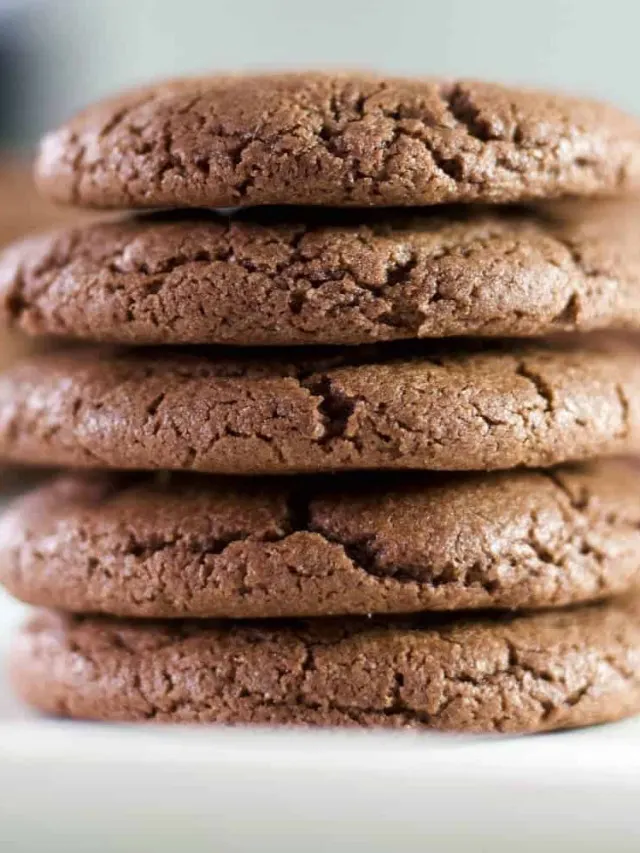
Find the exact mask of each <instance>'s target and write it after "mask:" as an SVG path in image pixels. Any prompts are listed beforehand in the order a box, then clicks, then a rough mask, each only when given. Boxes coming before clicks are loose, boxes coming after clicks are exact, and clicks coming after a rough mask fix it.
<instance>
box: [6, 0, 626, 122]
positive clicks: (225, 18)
mask: <svg viewBox="0 0 640 853" xmlns="http://www.w3.org/2000/svg"><path fill="white" fill-rule="evenodd" d="M1 2H2V0H0V3H1ZM26 17H27V18H28V29H29V33H30V38H31V48H30V49H31V51H32V52H33V55H34V61H33V68H34V69H35V74H34V76H35V90H36V91H35V103H34V109H33V110H32V111H30V122H31V125H43V126H46V125H47V124H51V123H54V122H55V121H57V120H58V119H60V118H61V117H63V116H65V115H66V114H67V113H69V112H70V111H72V110H74V109H75V108H77V107H78V106H80V105H83V104H85V103H87V102H89V101H91V100H92V99H94V98H96V97H97V96H100V95H102V94H104V93H107V92H109V91H111V90H114V89H118V88H120V87H123V86H128V85H131V84H134V83H137V82H139V81H143V80H148V79H149V78H153V77H157V76H165V75H175V74H181V73H185V72H196V71H202V70H209V69H239V68H245V67H251V68H253V67H258V68H264V67H267V68H273V67H287V66H289V67H291V66H293V67H301V66H307V65H314V66H318V65H332V66H338V67H340V66H341V67H349V66H365V67H376V68H380V69H383V70H390V71H396V72H408V73H419V74H437V73H440V74H445V75H465V76H478V77H487V78H493V79H498V80H510V81H521V82H525V83H529V84H541V85H552V86H557V87H562V88H566V89H569V90H573V91H577V92H588V93H591V94H593V95H596V96H600V97H604V98H609V99H611V100H613V101H615V102H617V103H619V104H620V105H622V106H625V107H627V108H628V109H630V110H633V111H636V112H638V113H640V87H639V86H638V76H639V75H638V71H639V70H640V58H639V54H638V38H639V34H640V3H638V2H634V0H608V1H607V2H603V1H602V0H598V2H592V0H537V2H519V0H483V2H476V1H475V0H439V2H430V1H429V0H425V2H421V1H420V0H389V2H375V0H373V2H372V1H371V0H370V2H367V0H312V2H305V0H272V2H265V0H235V2H233V1H232V0H224V1H223V0H208V2H207V0H49V2H48V3H47V2H42V3H40V4H35V7H34V9H33V11H31V12H30V13H28V14H27V15H26ZM41 129H42V128H41V127H38V128H37V130H38V131H39V130H41ZM34 130H35V129H34Z"/></svg>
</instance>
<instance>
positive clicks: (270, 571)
mask: <svg viewBox="0 0 640 853" xmlns="http://www.w3.org/2000/svg"><path fill="white" fill-rule="evenodd" d="M0 580H2V582H3V583H4V585H5V586H6V587H7V589H8V590H9V592H10V593H11V594H12V595H14V596H16V597H17V598H20V599H22V600H23V601H26V602H28V603H30V604H36V605H38V606H44V607H52V608H54V609H58V610H67V611H74V612H77V613H98V612H100V613H107V614H111V615H117V616H136V617H140V616H143V617H155V618H167V617H169V618H174V617H192V616H197V617H217V618H241V619H242V618H262V617H283V616H330V615H340V614H359V613H362V614H366V613H403V612H405V613H408V612H413V611H421V610H456V609H465V608H505V607H507V608H535V607H547V606H560V605H565V604H571V603H576V602H582V601H588V600H594V599H599V598H604V597H606V596H610V595H612V594H615V593H621V592H626V591H628V590H629V589H631V588H633V587H636V586H639V585H640V490H639V489H638V468H637V467H635V468H634V467H632V466H631V465H630V464H628V463H624V462H608V463H599V464H597V465H591V466H584V467H582V468H580V467H575V468H571V467H568V468H566V469H556V470H555V471H550V472H537V471H527V472H524V471H520V472H506V473H504V472H503V473H494V474H483V475H466V476H460V475H458V476H456V475H452V474H450V475H445V476H442V475H440V476H439V475H426V476H413V477H411V476H408V475H403V476H402V478H401V479H399V478H397V477H395V478H394V477H386V478H384V477H382V476H381V475H379V474H376V475H375V479H373V478H372V477H366V476H361V477H359V478H357V479H355V480H354V479H353V478H348V479H346V480H345V479H344V478H342V479H341V478H338V479H337V480H336V481H334V482H330V481H325V480H322V479H319V480H318V479H313V478H312V479H306V480H305V481H303V482H302V483H300V482H298V481H295V482H294V481H291V480H288V481H285V482H281V481H280V482H277V481H275V482H274V481H273V480H271V481H267V482H256V481H254V480H252V481H251V482H250V483H249V482H248V481H246V480H242V481H240V482H238V481H229V480H216V479H214V478H207V477H202V476H197V475H173V476H171V475H157V476H155V477H154V476H142V477H136V476H132V475H128V476H127V475H121V476H118V475H113V474H112V475H107V474H104V475H80V474H78V475H73V476H68V477H63V478H60V479H59V480H56V481H54V482H53V483H51V484H49V485H46V486H44V487H41V488H40V489H39V490H38V491H36V492H34V493H33V494H31V495H28V496H27V497H25V498H22V499H20V500H18V501H17V502H16V504H15V505H14V506H13V507H12V508H10V509H9V510H6V511H5V512H4V514H3V517H2V521H1V522H0Z"/></svg>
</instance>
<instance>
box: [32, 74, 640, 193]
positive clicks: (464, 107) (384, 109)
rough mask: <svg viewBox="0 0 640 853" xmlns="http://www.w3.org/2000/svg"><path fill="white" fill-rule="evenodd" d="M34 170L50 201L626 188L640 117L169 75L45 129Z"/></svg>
mask: <svg viewBox="0 0 640 853" xmlns="http://www.w3.org/2000/svg"><path fill="white" fill-rule="evenodd" d="M37 180H38V184H39V186H40V189H41V190H42V191H43V192H44V193H45V194H46V195H47V196H48V197H49V198H51V199H53V200H55V201H58V202H64V203H67V204H76V205H88V206H95V207H104V208H113V207H126V208H131V207H134V208H135V207H147V208H149V207H151V208H153V207H156V208H157V207H236V206H246V205H256V204H258V205H263V204H312V205H315V204H318V205H335V206H344V205H350V206H370V205H375V206H389V205H410V206H416V205H431V204H440V203H442V202H457V201H461V202H469V201H489V202H502V201H518V200H523V199H534V198H550V197H556V196H559V195H564V194H575V195H593V194H599V193H619V192H621V191H625V190H628V189H632V188H634V187H637V186H638V184H639V183H640V124H638V122H637V121H636V120H635V119H633V118H631V117H629V116H627V115H625V114H624V113H622V112H620V111H619V110H617V109H615V108H614V107H611V106H608V105H605V104H600V103H597V102H594V101H590V100H586V99H578V98H572V97H567V96H564V95H559V94H551V93H547V92H539V91H529V90H524V89H517V88H509V87H506V86H502V85H495V84H490V83H481V82H475V81H466V80H463V81H457V82H455V81H444V80H419V79H418V80H411V79H402V78H385V77H380V76H375V75H369V74H333V73H307V74H291V73H288V74H274V75H261V76H237V77H209V78H199V79H190V80H189V79H187V80H174V81H169V82H166V83H161V84H157V85H154V86H151V87H148V88H145V89H141V90H137V91H133V92H128V93H126V94H124V95H121V96H118V97H116V98H114V99H112V100H109V101H105V102H103V103H100V104H97V105H96V106H93V107H90V108H89V109H87V110H85V111H84V112H83V113H81V114H80V115H78V116H76V118H74V119H72V120H71V121H70V122H69V123H68V124H66V125H64V126H63V127H61V128H60V129H59V130H57V131H55V132H53V133H51V134H49V135H48V136H47V137H46V138H45V139H44V141H43V145H42V148H41V153H40V157H39V161H38V165H37Z"/></svg>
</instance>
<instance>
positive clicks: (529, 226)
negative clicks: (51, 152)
mask: <svg viewBox="0 0 640 853" xmlns="http://www.w3.org/2000/svg"><path fill="white" fill-rule="evenodd" d="M439 210H440V212H439V213H438V215H433V214H432V215H427V214H425V213H422V214H420V215H419V216H408V215H399V214H398V213H395V214H386V215H384V216H381V215H379V214H378V215H367V214H365V213H358V214H357V215H356V214H346V215H344V214H343V215H340V214H337V213H336V212H335V211H334V212H332V213H331V215H327V214H324V213H322V214H321V213H318V212H309V211H305V212H304V213H301V214H298V219H297V221H295V222H287V219H286V216H285V214H283V213H278V212H274V211H269V212H267V213H262V214H261V215H260V216H257V215H254V216H252V217H251V218H248V217H246V216H245V217H236V218H225V217H222V216H218V217H216V216H211V215H210V216H208V217H207V216H206V215H205V214H198V216H186V217H185V216H175V215H172V216H170V215H167V214H164V215H162V216H156V217H153V216H152V217H146V218H137V219H128V220H125V221H120V222H109V223H102V224H92V225H88V226H85V227H84V228H81V229H75V230H69V231H65V232H58V233H54V234H49V235H46V236H44V237H41V238H39V239H35V240H28V241H25V242H24V243H22V244H19V245H17V246H15V247H14V248H13V249H11V250H8V251H7V252H5V254H4V255H3V256H0V305H1V306H2V310H3V311H4V315H5V321H6V322H8V323H9V324H11V325H14V326H17V327H19V328H20V329H21V330H24V331H27V332H30V333H31V334H37V335H42V334H46V335H58V336H62V337H66V338H82V339H85V340H94V341H109V342H115V343H129V342H130V343H147V344H149V343H151V344H166V343H174V344H180V343H189V344H191V343H201V344H205V343H227V344H243V345H247V344H308V343H316V344H322V343H324V344H357V343H367V342H371V341H383V340H391V339H394V338H418V337H440V338H441V337H445V336H450V335H484V336H502V337H504V336H519V335H521V336H524V335H542V334H545V333H550V332H554V331H556V332H557V331H576V330H586V329H598V328H600V329H604V328H613V327H616V328H625V327H626V328H636V329H637V328H639V327H640V242H639V241H638V239H637V233H636V232H637V222H638V220H639V219H640V205H638V204H637V203H635V204H633V203H631V202H626V203H625V202H621V203H615V202H611V203H609V204H605V203H604V202H600V203H599V204H586V203H582V204H580V203H578V204H573V205H570V204H567V205H559V206H558V207H557V209H554V208H552V207H551V208H550V209H549V211H545V213H544V214H542V213H540V212H533V211H515V210H512V209H501V208H497V209H494V210H491V209H480V210H476V209H474V208H469V207H467V208H457V209H456V208H453V209H450V208H440V209H439ZM288 216H289V217H290V216H291V213H289V214H288Z"/></svg>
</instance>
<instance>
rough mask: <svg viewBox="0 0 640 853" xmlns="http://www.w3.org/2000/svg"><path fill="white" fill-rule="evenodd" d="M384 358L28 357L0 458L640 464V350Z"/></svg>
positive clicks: (160, 465)
mask: <svg viewBox="0 0 640 853" xmlns="http://www.w3.org/2000/svg"><path fill="white" fill-rule="evenodd" d="M391 350H392V351H393V352H395V355H396V357H395V358H392V359H391V360H390V355H389V353H390V350H389V347H386V348H379V347H372V348H366V347H359V348H354V349H351V350H342V351H339V352H336V351H330V352H329V353H328V354H326V353H325V354H324V355H320V354H318V353H316V354H315V355H312V354H309V353H308V351H304V352H303V354H301V355H298V357H297V358H295V357H294V356H292V355H291V353H290V352H289V353H288V354H287V356H286V358H287V360H286V361H285V360H281V358H279V357H277V356H276V355H275V354H272V356H271V357H269V354H265V353H264V351H262V352H259V353H258V354H257V355H256V354H255V353H254V354H253V355H247V354H245V355H244V356H241V355H234V356H232V357H229V356H222V355H220V356H214V355H212V353H211V350H204V351H200V352H197V351H194V350H190V351H188V352H182V351H178V352H176V351H171V350H169V349H167V348H163V349H159V350H156V351H153V350H152V351H149V350H133V351H123V352H119V351H110V350H99V349H96V350H94V349H88V350H83V349H78V350H71V351H68V352H67V353H60V354H46V355H40V356H34V357H32V358H29V359H27V360H25V361H23V362H22V363H20V364H19V365H16V366H15V367H11V368H9V369H8V370H6V371H5V372H4V373H2V374H0V456H1V457H3V458H5V459H6V460H8V461H15V462H26V463H34V464H48V465H66V466H75V467H93V468H110V467H113V468H124V469H147V470H148V469H152V470H156V469H161V470H170V469H174V470H179V469H182V470H184V469H190V470H197V471H208V472H211V473H224V474H257V473H270V474H273V473H294V472H303V471H307V472H321V471H339V470H348V469H376V470H379V469H384V468H417V469H434V470H450V469H452V468H454V469H457V470H491V469H499V468H514V467H519V466H525V467H539V466H549V465H553V464H557V463H561V462H565V461H578V460H585V459H590V458H593V457H597V456H612V455H617V454H621V453H625V452H631V451H634V450H635V449H638V448H640V359H638V348H637V346H634V345H631V344H625V343H622V342H616V341H613V340H611V339H608V338H604V339H601V340H598V341H597V342H593V341H592V342H589V341H588V340H583V341H578V342H573V341H571V342H556V343H546V344H542V343H539V344H535V345H534V344H531V345H528V346H520V347H518V346H514V345H513V344H511V345H510V344H508V343H505V344H504V345H495V346H493V347H488V346H486V345H485V344H482V343H478V342H476V343H474V344H469V345H468V347H467V348H466V349H463V348H458V349H456V350H454V351H447V350H442V349H439V348H430V347H427V346H426V345H425V344H424V343H423V344H414V345H413V346H410V345H406V344H405V345H404V346H403V347H401V348H400V350H401V352H402V355H399V350H398V347H391Z"/></svg>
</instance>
